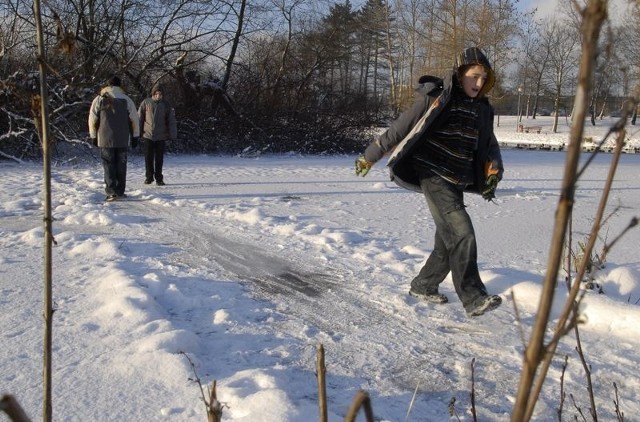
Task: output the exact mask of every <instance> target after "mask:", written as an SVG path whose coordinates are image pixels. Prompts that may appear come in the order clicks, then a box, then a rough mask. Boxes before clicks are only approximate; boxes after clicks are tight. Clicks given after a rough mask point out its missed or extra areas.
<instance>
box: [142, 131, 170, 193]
mask: <svg viewBox="0 0 640 422" xmlns="http://www.w3.org/2000/svg"><path fill="white" fill-rule="evenodd" d="M164 144H165V141H152V140H151V139H146V138H145V139H144V170H145V179H146V180H148V181H152V180H154V179H155V181H156V182H162V181H163V176H162V164H163V163H164Z"/></svg>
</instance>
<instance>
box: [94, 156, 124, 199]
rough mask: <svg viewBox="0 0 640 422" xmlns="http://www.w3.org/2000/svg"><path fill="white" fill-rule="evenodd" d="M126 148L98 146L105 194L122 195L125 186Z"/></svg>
mask: <svg viewBox="0 0 640 422" xmlns="http://www.w3.org/2000/svg"><path fill="white" fill-rule="evenodd" d="M127 150H128V148H100V158H101V160H102V168H103V169H104V184H105V189H104V190H105V192H106V194H107V195H118V196H122V195H124V190H125V188H126V186H127Z"/></svg>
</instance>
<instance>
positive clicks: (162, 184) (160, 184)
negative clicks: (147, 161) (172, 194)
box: [156, 180, 165, 186]
mask: <svg viewBox="0 0 640 422" xmlns="http://www.w3.org/2000/svg"><path fill="white" fill-rule="evenodd" d="M156 185H158V186H164V185H165V183H164V182H163V181H162V180H158V181H157V182H156Z"/></svg>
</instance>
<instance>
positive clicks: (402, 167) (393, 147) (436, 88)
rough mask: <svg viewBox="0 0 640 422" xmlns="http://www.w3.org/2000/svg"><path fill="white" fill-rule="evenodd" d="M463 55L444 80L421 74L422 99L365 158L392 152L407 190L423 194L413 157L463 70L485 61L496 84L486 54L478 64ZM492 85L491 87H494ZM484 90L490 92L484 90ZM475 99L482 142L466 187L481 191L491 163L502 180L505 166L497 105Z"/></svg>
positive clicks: (392, 164) (393, 170)
mask: <svg viewBox="0 0 640 422" xmlns="http://www.w3.org/2000/svg"><path fill="white" fill-rule="evenodd" d="M467 51H469V50H467ZM480 54H481V53H480ZM460 57H461V59H463V61H462V62H460V61H459V62H458V63H457V64H458V65H459V68H458V69H457V70H454V71H450V72H448V73H447V74H446V75H445V77H444V78H442V79H441V78H438V77H435V76H423V77H421V78H420V80H419V82H420V84H421V88H420V89H419V98H418V100H417V101H416V103H415V104H414V105H413V107H412V108H411V109H409V110H407V111H406V112H404V113H402V114H401V115H400V117H398V119H396V120H395V121H394V122H393V123H392V124H391V125H390V127H389V128H388V129H387V130H386V131H385V132H384V133H383V134H381V135H380V136H379V137H378V138H377V139H376V140H375V141H374V142H373V143H371V144H370V145H369V146H368V147H367V149H366V150H365V153H364V157H365V159H366V160H367V161H370V162H372V163H375V162H376V161H378V160H380V159H381V158H382V157H383V156H385V155H386V154H389V153H390V154H391V155H390V157H389V160H388V162H387V166H388V167H389V171H390V176H391V180H393V181H394V182H395V183H396V184H398V185H399V186H401V187H403V188H405V189H409V190H412V191H415V192H419V193H422V189H421V188H420V180H419V175H418V172H417V171H416V169H415V167H414V165H413V164H412V162H411V157H412V155H413V153H414V152H415V151H416V149H417V148H418V147H419V146H420V144H421V143H422V142H429V141H428V137H427V136H425V135H426V134H427V133H428V131H429V130H430V129H431V128H432V127H433V124H434V122H435V121H436V119H437V118H438V116H440V114H441V113H443V112H446V110H447V108H448V106H449V103H450V101H451V98H452V95H453V89H455V87H456V86H457V85H459V81H458V73H459V69H460V68H461V67H463V66H466V65H468V64H482V65H484V66H485V67H486V68H488V69H489V70H490V79H489V81H490V82H491V85H492V84H493V71H492V70H491V67H490V66H489V62H488V61H487V60H486V58H485V57H484V55H481V57H480V59H484V61H480V62H477V63H474V62H473V61H472V62H471V63H466V62H464V59H465V57H464V53H463V55H461V56H460ZM454 84H457V85H454ZM487 85H488V84H487ZM488 88H491V86H489V87H488ZM487 90H488V89H487ZM484 92H486V91H485V90H484V89H483V93H484ZM474 101H476V102H477V104H478V112H479V115H478V121H477V125H478V142H477V150H476V151H475V156H474V160H473V166H474V175H475V177H474V182H473V184H471V185H469V186H467V187H466V191H468V192H472V193H477V194H480V193H481V191H482V189H483V187H484V185H485V182H486V174H485V166H486V165H487V163H491V165H492V166H493V168H495V169H498V179H499V180H500V179H501V178H502V174H503V172H504V169H503V165H502V156H501V154H500V147H499V145H498V141H497V139H496V137H495V135H494V133H493V118H494V112H493V107H492V106H491V105H490V104H489V101H488V100H487V98H486V97H484V95H483V94H481V95H479V96H478V98H476V99H475V100H474Z"/></svg>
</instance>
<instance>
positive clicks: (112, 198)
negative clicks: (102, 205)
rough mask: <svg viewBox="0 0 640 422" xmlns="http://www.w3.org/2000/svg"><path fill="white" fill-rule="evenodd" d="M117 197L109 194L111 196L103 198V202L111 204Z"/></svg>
mask: <svg viewBox="0 0 640 422" xmlns="http://www.w3.org/2000/svg"><path fill="white" fill-rule="evenodd" d="M117 198H118V197H117V196H116V195H115V194H111V195H107V197H106V198H104V200H105V201H107V202H113V201H115V200H116V199H117Z"/></svg>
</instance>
